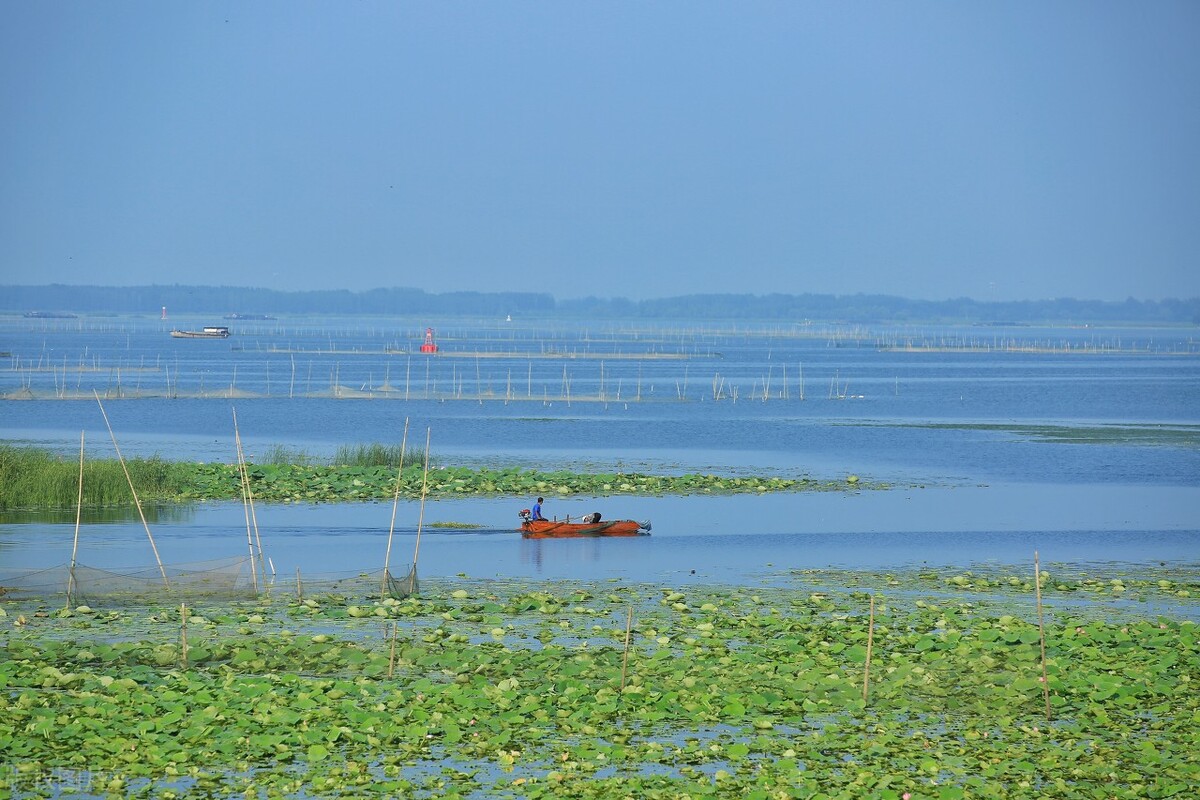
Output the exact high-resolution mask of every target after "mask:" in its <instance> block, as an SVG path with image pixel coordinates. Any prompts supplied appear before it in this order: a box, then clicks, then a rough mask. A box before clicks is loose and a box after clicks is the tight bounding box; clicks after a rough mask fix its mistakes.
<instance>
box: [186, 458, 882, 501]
mask: <svg viewBox="0 0 1200 800" xmlns="http://www.w3.org/2000/svg"><path fill="white" fill-rule="evenodd" d="M187 467H188V468H189V470H190V477H189V480H188V488H187V489H186V490H185V491H184V492H183V493H182V494H181V496H180V497H179V498H178V499H181V500H232V499H241V496H242V490H241V483H240V480H239V476H238V472H237V469H236V468H235V467H234V466H232V465H228V464H189V465H187ZM248 475H249V478H250V486H251V491H252V492H253V493H254V497H255V498H257V499H262V500H264V501H267V502H293V501H294V502H334V501H354V500H384V499H390V498H391V497H392V496H393V495H394V493H395V492H396V490H397V485H399V490H400V494H401V496H404V497H419V496H420V495H421V491H422V487H423V486H424V487H425V489H426V491H427V492H428V493H429V494H430V495H431V496H434V497H479V496H483V497H495V496H518V497H533V496H537V495H538V494H545V495H559V496H563V497H565V496H568V495H593V496H606V495H617V494H638V495H642V496H646V495H667V494H671V495H688V494H740V493H761V492H783V491H839V490H846V489H851V488H868V486H867V482H866V481H860V480H859V478H858V476H856V475H851V476H848V477H847V478H845V479H841V480H817V479H814V478H808V477H800V478H781V477H755V476H747V477H731V476H718V475H711V474H706V475H699V474H686V475H647V474H643V473H636V472H622V473H618V472H602V473H579V472H572V471H566V470H563V471H554V472H542V471H538V470H527V469H521V468H518V467H512V468H504V469H491V468H471V467H441V468H437V469H432V470H430V471H429V473H428V477H427V478H426V476H425V474H424V472H423V470H422V468H421V467H420V466H419V465H412V466H408V467H405V468H404V469H403V471H401V473H400V475H399V480H397V477H398V476H397V471H396V470H395V469H393V468H390V467H386V466H378V467H369V466H362V467H360V466H305V465H279V466H276V465H265V466H255V465H251V466H250V467H249V468H248ZM872 486H875V485H874V484H873V485H872ZM875 488H883V486H882V485H878V486H876V487H875Z"/></svg>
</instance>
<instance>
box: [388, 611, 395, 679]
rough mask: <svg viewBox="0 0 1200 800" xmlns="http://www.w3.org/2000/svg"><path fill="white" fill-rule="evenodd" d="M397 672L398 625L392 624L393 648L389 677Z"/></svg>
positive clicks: (389, 660)
mask: <svg viewBox="0 0 1200 800" xmlns="http://www.w3.org/2000/svg"><path fill="white" fill-rule="evenodd" d="M395 672H396V623H394V622H393V623H392V647H391V652H390V653H389V654H388V677H389V678H390V677H392V675H394V674H395Z"/></svg>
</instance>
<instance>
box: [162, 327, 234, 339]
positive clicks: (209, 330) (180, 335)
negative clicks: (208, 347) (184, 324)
mask: <svg viewBox="0 0 1200 800" xmlns="http://www.w3.org/2000/svg"><path fill="white" fill-rule="evenodd" d="M171 335H172V336H174V337H175V338H176V339H226V338H228V337H229V328H223V327H219V326H216V325H206V326H205V327H204V328H203V329H202V330H198V331H180V330H174V331H171Z"/></svg>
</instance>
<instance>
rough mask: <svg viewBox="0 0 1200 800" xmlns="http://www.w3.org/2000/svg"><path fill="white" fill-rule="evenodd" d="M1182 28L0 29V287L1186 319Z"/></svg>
mask: <svg viewBox="0 0 1200 800" xmlns="http://www.w3.org/2000/svg"><path fill="white" fill-rule="evenodd" d="M1198 41H1200V3H1196V2H1194V1H1193V0H1182V2H1174V1H1172V0H1156V2H1153V3H1134V2H1113V1H1112V0H1086V1H1084V2H1064V1H1062V0H1048V1H1046V0H1037V1H1036V2H1032V1H1023V0H1017V1H1016V2H993V3H956V2H926V1H925V0H906V1H905V2H900V3H897V2H857V1H855V0H847V1H846V2H832V1H831V2H801V1H800V0H796V1H794V2H761V1H758V0H754V1H752V2H745V3H729V2H720V3H717V2H706V1H705V0H696V1H694V2H645V1H643V0H639V2H621V1H620V0H604V2H589V1H588V0H579V1H578V2H557V0H555V1H553V2H536V1H534V0H522V1H520V2H518V1H516V0H513V1H512V2H500V3H482V2H457V3H442V2H398V1H397V2H380V1H377V0H364V1H363V2H357V3H334V2H306V1H305V0H287V1H286V2H278V1H272V0H256V2H250V3H247V2H203V3H194V2H178V3H175V2H161V0H140V1H138V2H129V1H128V0H112V1H111V2H103V3H98V2H94V1H93V0H56V1H55V2H25V1H24V0H22V1H21V2H10V3H6V4H5V5H4V8H3V22H2V24H0V285H2V284H4V283H8V284H25V285H42V284H49V283H65V284H85V285H86V284H101V285H118V286H122V285H144V284H202V285H225V286H255V287H266V288H272V289H281V290H307V289H349V290H352V291H361V290H366V289H372V288H380V287H393V286H396V287H412V288H419V289H424V290H426V291H429V292H435V293H442V292H450V291H461V290H471V291H482V292H496V291H520V292H530V291H532V292H543V293H548V294H551V295H553V296H555V297H557V298H559V299H572V298H580V297H588V296H596V297H627V298H630V299H646V298H654V297H671V296H677V295H685V294H696V293H736V294H756V295H759V294H770V293H784V294H804V293H817V294H834V295H850V294H857V293H868V294H890V295H896V296H900V297H908V298H914V299H929V300H939V299H948V298H958V297H970V298H973V299H976V300H983V301H988V300H1004V301H1007V300H1041V299H1051V298H1060V297H1076V298H1080V299H1091V300H1124V299H1126V298H1129V297H1133V298H1136V299H1140V300H1155V299H1163V298H1171V297H1179V298H1182V297H1196V296H1200V264H1198V261H1197V254H1198V253H1200V46H1197V42H1198Z"/></svg>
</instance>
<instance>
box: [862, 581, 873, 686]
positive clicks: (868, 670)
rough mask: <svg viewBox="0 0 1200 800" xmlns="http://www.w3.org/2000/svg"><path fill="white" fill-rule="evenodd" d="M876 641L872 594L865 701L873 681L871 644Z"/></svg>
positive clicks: (864, 684) (864, 669) (864, 675)
mask: <svg viewBox="0 0 1200 800" xmlns="http://www.w3.org/2000/svg"><path fill="white" fill-rule="evenodd" d="M874 641H875V595H871V611H870V616H869V617H868V622H867V663H866V664H865V665H864V666H863V703H866V702H867V693H868V692H869V691H870V690H869V686H870V682H871V645H872V644H873V643H874Z"/></svg>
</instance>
